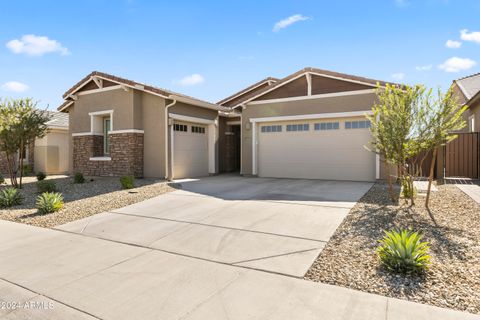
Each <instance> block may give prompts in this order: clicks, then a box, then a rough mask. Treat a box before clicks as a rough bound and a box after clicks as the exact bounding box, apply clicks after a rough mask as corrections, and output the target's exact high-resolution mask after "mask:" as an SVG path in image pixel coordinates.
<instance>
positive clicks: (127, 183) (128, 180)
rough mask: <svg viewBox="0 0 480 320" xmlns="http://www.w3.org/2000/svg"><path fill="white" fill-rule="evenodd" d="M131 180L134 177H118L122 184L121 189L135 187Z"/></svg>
mask: <svg viewBox="0 0 480 320" xmlns="http://www.w3.org/2000/svg"><path fill="white" fill-rule="evenodd" d="M133 182H134V179H133V177H131V176H123V177H121V178H120V183H121V184H122V188H123V189H133V188H134V187H135V186H134V184H133Z"/></svg>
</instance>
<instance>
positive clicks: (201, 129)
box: [192, 126, 205, 134]
mask: <svg viewBox="0 0 480 320" xmlns="http://www.w3.org/2000/svg"><path fill="white" fill-rule="evenodd" d="M192 132H193V133H203V134H205V127H198V126H192Z"/></svg>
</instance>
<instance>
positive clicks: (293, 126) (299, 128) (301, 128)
mask: <svg viewBox="0 0 480 320" xmlns="http://www.w3.org/2000/svg"><path fill="white" fill-rule="evenodd" d="M308 130H310V125H309V124H308V123H302V124H287V131H308Z"/></svg>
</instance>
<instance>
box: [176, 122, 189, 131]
mask: <svg viewBox="0 0 480 320" xmlns="http://www.w3.org/2000/svg"><path fill="white" fill-rule="evenodd" d="M173 130H174V131H182V132H187V131H188V126H187V125H186V124H179V123H175V124H173Z"/></svg>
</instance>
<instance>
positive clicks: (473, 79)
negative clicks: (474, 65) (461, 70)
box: [452, 73, 480, 132]
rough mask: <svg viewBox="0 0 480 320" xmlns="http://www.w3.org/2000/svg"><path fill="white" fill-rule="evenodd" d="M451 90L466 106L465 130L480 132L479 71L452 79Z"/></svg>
mask: <svg viewBox="0 0 480 320" xmlns="http://www.w3.org/2000/svg"><path fill="white" fill-rule="evenodd" d="M452 90H453V92H454V94H455V96H456V97H457V98H458V101H459V102H460V103H461V104H462V105H467V106H468V110H467V111H466V112H465V113H464V118H465V121H466V122H467V127H466V128H465V131H468V132H480V73H477V74H473V75H471V76H468V77H464V78H461V79H458V80H455V81H453V84H452Z"/></svg>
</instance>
